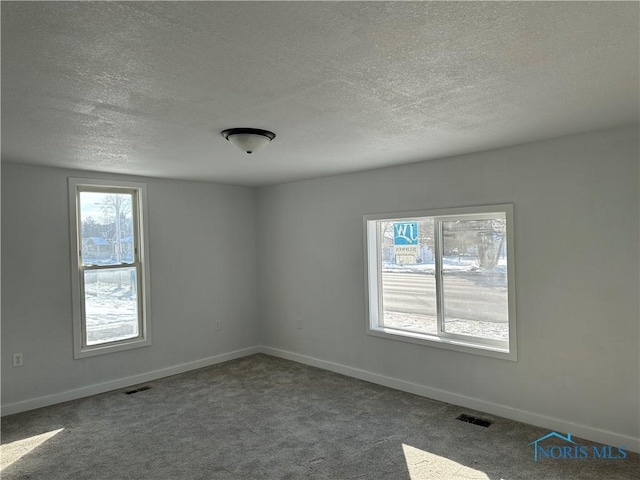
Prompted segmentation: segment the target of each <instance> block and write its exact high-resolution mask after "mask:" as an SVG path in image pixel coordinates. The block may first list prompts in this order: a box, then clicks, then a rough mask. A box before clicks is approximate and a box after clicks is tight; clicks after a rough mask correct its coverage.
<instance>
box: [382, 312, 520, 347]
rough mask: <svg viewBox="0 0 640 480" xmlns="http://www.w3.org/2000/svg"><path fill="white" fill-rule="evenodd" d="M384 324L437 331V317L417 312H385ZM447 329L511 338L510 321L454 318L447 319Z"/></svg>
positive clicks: (429, 332)
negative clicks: (499, 321)
mask: <svg viewBox="0 0 640 480" xmlns="http://www.w3.org/2000/svg"><path fill="white" fill-rule="evenodd" d="M384 326H385V327H388V328H398V329H402V330H411V331H414V332H417V333H427V334H432V335H436V332H437V325H436V317H434V316H432V315H420V314H415V313H400V312H384ZM445 330H446V331H447V332H449V333H457V334H459V335H470V336H473V337H480V338H490V339H493V340H504V341H507V340H509V324H508V323H498V322H482V321H479V320H460V319H458V318H454V319H446V320H445Z"/></svg>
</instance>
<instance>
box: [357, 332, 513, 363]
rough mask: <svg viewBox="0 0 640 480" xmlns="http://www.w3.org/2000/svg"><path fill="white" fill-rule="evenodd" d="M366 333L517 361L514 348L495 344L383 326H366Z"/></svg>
mask: <svg viewBox="0 0 640 480" xmlns="http://www.w3.org/2000/svg"><path fill="white" fill-rule="evenodd" d="M367 335H371V336H374V337H380V338H387V339H390V340H396V341H400V342H408V343H415V344H418V345H425V346H428V347H436V348H442V349H446V350H454V351H456V352H464V353H470V354H472V355H481V356H483V357H491V358H501V359H503V360H511V361H517V355H516V352H515V350H513V351H510V350H509V349H508V348H505V347H501V346H497V345H489V344H485V343H480V342H472V341H467V340H461V339H457V338H448V337H438V336H435V335H429V334H423V333H415V332H407V331H404V330H396V329H393V328H385V327H377V328H372V327H370V328H367Z"/></svg>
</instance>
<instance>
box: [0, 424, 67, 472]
mask: <svg viewBox="0 0 640 480" xmlns="http://www.w3.org/2000/svg"><path fill="white" fill-rule="evenodd" d="M62 430H64V428H59V429H58V430H51V431H50V432H45V433H41V434H40V435H34V436H33V437H29V438H24V439H22V440H17V441H15V442H11V443H7V444H6V445H2V446H1V447H0V472H1V471H3V470H4V469H5V468H7V467H8V466H9V465H11V464H12V463H14V462H16V461H18V460H20V459H21V458H22V457H24V456H25V455H27V454H28V453H30V452H31V451H32V450H34V449H36V448H38V447H39V446H40V445H42V444H43V443H44V442H46V441H47V440H49V439H50V438H51V437H54V436H56V435H57V434H58V433H60V432H61V431H62Z"/></svg>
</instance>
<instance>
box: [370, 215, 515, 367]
mask: <svg viewBox="0 0 640 480" xmlns="http://www.w3.org/2000/svg"><path fill="white" fill-rule="evenodd" d="M364 231H365V239H366V259H365V261H366V278H367V287H368V288H367V293H368V298H367V304H368V318H367V333H368V334H369V335H374V336H379V337H386V338H390V339H395V340H404V341H408V342H412V343H420V344H424V345H430V346H437V347H441V348H447V349H451V350H457V351H463V352H468V353H475V354H479V355H485V356H490V357H497V358H505V359H509V360H515V359H516V318H515V286H514V278H515V276H514V265H513V258H514V253H513V248H514V247H513V245H514V241H513V206H512V205H490V206H476V207H463V208H451V209H440V210H425V211H419V212H399V213H391V214H389V213H386V214H379V215H378V214H376V215H365V217H364Z"/></svg>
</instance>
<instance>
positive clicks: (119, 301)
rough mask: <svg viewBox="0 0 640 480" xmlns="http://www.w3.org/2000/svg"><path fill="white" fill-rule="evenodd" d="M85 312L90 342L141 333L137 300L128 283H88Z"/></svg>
mask: <svg viewBox="0 0 640 480" xmlns="http://www.w3.org/2000/svg"><path fill="white" fill-rule="evenodd" d="M85 312H86V321H87V344H88V345H95V344H97V343H104V342H115V341H118V340H124V339H127V338H132V337H136V336H138V302H137V301H136V295H135V294H132V292H131V290H130V289H129V288H128V286H127V285H123V286H121V287H118V285H117V284H115V283H106V282H94V283H87V284H86V285H85Z"/></svg>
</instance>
